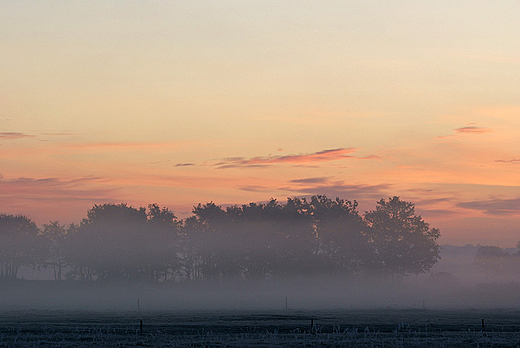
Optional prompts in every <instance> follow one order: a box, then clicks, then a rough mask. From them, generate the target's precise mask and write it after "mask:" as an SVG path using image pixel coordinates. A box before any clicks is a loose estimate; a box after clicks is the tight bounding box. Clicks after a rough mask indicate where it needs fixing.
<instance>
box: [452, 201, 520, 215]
mask: <svg viewBox="0 0 520 348" xmlns="http://www.w3.org/2000/svg"><path fill="white" fill-rule="evenodd" d="M457 206H458V207H461V208H465V209H472V210H479V211H482V212H484V213H486V214H489V215H517V214H520V197H518V198H510V199H500V198H495V199H489V200H478V201H468V202H461V203H458V204H457Z"/></svg>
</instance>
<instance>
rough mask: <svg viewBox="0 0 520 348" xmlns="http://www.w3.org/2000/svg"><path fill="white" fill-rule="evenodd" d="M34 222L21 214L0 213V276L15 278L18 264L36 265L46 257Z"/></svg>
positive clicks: (43, 242) (44, 247)
mask: <svg viewBox="0 0 520 348" xmlns="http://www.w3.org/2000/svg"><path fill="white" fill-rule="evenodd" d="M39 233H40V231H39V229H38V227H37V226H36V224H35V223H34V222H33V221H32V220H31V219H29V218H28V217H26V216H23V215H5V214H0V278H2V279H16V277H17V275H18V268H19V267H20V266H36V265H39V264H41V263H42V262H43V260H44V259H45V257H46V251H47V250H46V245H45V241H44V240H43V238H41V236H40V235H39Z"/></svg>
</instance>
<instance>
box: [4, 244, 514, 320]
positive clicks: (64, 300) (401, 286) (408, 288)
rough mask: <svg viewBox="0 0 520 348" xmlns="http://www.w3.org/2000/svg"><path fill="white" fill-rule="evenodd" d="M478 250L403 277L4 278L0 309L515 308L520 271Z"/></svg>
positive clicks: (449, 253)
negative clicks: (486, 263) (485, 267)
mask: <svg viewBox="0 0 520 348" xmlns="http://www.w3.org/2000/svg"><path fill="white" fill-rule="evenodd" d="M477 250H478V247H473V246H466V247H454V246H444V247H443V250H442V252H441V256H442V258H441V260H440V262H439V263H438V264H436V265H435V266H434V268H433V269H432V272H431V273H429V274H422V275H419V276H408V277H405V278H403V279H389V278H387V279H382V278H381V279H377V278H374V277H372V278H368V277H364V278H363V277H357V278H352V277H342V276H339V275H321V276H300V277H292V278H289V279H283V280H280V279H278V280H257V281H252V280H249V281H245V280H240V281H217V282H181V283H175V282H160V283H146V282H140V283H128V282H125V283H113V282H111V283H107V282H100V281H96V282H81V281H68V280H64V281H54V280H49V281H30V280H18V281H14V282H4V283H2V284H1V286H0V309H2V310H31V309H52V310H54V309H56V310H100V311H101V310H110V311H137V310H139V309H140V310H142V311H152V310H153V311H156V310H220V309H222V310H284V309H285V308H286V306H287V308H288V309H289V310H300V309H302V310H303V309H349V308H355V309H359V308H401V309H414V308H415V309H423V308H426V309H436V308H518V307H520V285H519V284H520V283H519V280H520V279H519V278H520V277H518V275H516V276H515V275H512V274H499V273H496V272H495V273H493V274H485V273H483V272H481V271H478V270H477V269H476V268H475V262H474V258H475V253H476V251H477ZM509 251H510V252H511V250H509ZM450 271H451V272H450ZM30 273H31V272H28V273H27V274H30ZM33 274H34V273H33Z"/></svg>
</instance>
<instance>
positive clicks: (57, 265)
mask: <svg viewBox="0 0 520 348" xmlns="http://www.w3.org/2000/svg"><path fill="white" fill-rule="evenodd" d="M69 228H70V229H74V228H75V227H74V225H72V226H70V227H69ZM67 231H68V229H67V228H66V227H65V225H61V224H60V222H59V221H51V222H50V223H48V224H44V225H43V236H44V237H45V238H46V239H47V240H48V242H49V257H50V265H51V267H52V269H53V271H54V280H62V278H63V270H64V269H65V266H66V265H67V263H66V244H65V243H66V241H65V238H66V236H67Z"/></svg>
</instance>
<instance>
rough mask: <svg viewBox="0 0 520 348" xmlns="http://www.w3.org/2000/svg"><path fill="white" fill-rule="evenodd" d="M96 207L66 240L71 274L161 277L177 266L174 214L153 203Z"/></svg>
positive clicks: (115, 277)
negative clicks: (70, 250) (174, 242)
mask: <svg viewBox="0 0 520 348" xmlns="http://www.w3.org/2000/svg"><path fill="white" fill-rule="evenodd" d="M149 208H150V211H149V212H148V213H147V211H146V208H143V207H140V208H134V207H132V206H129V205H127V204H125V203H122V204H102V205H95V206H94V207H93V208H92V209H90V210H89V211H88V212H87V218H85V219H83V221H82V222H81V225H80V226H79V228H78V230H77V232H76V233H74V234H73V235H72V236H71V238H70V243H69V246H70V247H71V248H72V252H71V253H70V254H69V255H70V261H71V264H73V265H74V266H75V267H74V269H73V272H72V273H71V276H73V277H75V278H79V279H93V278H97V279H111V280H114V279H123V280H164V279H165V277H168V276H171V275H172V274H173V270H171V267H176V266H175V264H176V262H175V260H176V250H174V249H172V240H173V239H175V238H176V235H177V233H176V221H175V215H174V214H173V213H172V212H170V211H169V210H167V209H160V208H159V207H158V206H157V205H154V204H152V205H150V207H149Z"/></svg>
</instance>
